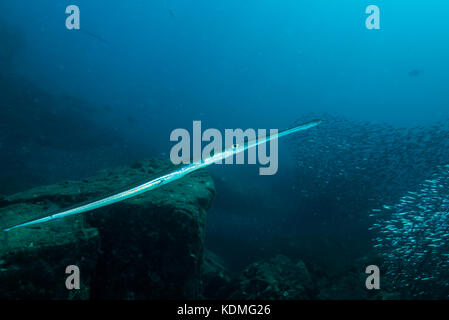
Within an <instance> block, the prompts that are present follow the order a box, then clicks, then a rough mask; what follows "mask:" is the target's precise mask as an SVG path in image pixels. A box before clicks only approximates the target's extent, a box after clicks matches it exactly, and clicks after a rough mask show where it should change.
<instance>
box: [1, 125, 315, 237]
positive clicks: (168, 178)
mask: <svg viewBox="0 0 449 320" xmlns="http://www.w3.org/2000/svg"><path fill="white" fill-rule="evenodd" d="M321 122H322V121H321V120H313V121H309V122H306V123H303V124H300V125H298V126H294V127H292V128H289V129H285V130H282V131H279V132H277V133H274V134H271V135H267V136H265V137H262V138H258V139H257V138H256V139H252V140H249V141H247V142H245V143H244V144H241V145H239V144H233V145H232V146H228V147H226V148H225V149H224V150H223V151H221V152H217V153H216V154H214V155H211V156H209V157H207V158H206V159H203V160H201V161H197V162H193V163H191V164H187V165H184V166H182V167H181V168H177V169H175V170H173V171H171V172H170V173H167V174H165V175H162V176H160V177H158V178H155V179H152V180H150V181H148V182H146V183H143V184H141V185H138V186H136V187H133V188H131V189H128V190H125V191H122V192H119V193H116V194H114V195H111V196H108V197H105V198H103V199H100V200H96V201H93V202H90V203H87V204H84V205H80V206H77V207H75V208H72V209H67V210H63V211H61V212H59V213H56V214H52V215H49V216H46V217H43V218H40V219H36V220H32V221H28V222H25V223H21V224H18V225H15V226H12V227H9V228H6V229H3V231H4V232H9V231H11V230H14V229H18V228H23V227H27V226H32V225H35V224H40V223H44V222H48V221H52V220H56V219H61V218H65V217H68V216H72V215H75V214H79V213H84V212H87V211H91V210H95V209H98V208H102V207H105V206H108V205H111V204H113V203H116V202H120V201H123V200H126V199H129V198H132V197H135V196H138V195H140V194H142V193H144V192H147V191H150V190H154V189H156V188H159V187H161V186H163V185H164V184H167V183H170V182H172V181H175V180H178V179H181V178H182V177H184V176H185V175H188V174H189V173H192V172H194V171H197V170H199V169H202V168H205V167H207V166H210V165H211V164H213V163H215V162H217V161H220V160H223V159H226V158H228V157H230V156H233V155H235V154H238V153H241V152H244V151H245V150H248V149H250V148H253V147H255V146H257V145H259V144H262V143H266V142H268V141H270V140H272V139H276V138H280V137H283V136H286V135H288V134H291V133H294V132H298V131H302V130H307V129H310V128H313V127H315V126H317V125H319V124H320V123H321Z"/></svg>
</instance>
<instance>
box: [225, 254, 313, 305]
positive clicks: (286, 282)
mask: <svg viewBox="0 0 449 320" xmlns="http://www.w3.org/2000/svg"><path fill="white" fill-rule="evenodd" d="M234 287H235V288H234V291H233V292H232V293H231V295H230V296H229V298H230V299H245V300H305V299H310V298H311V295H312V292H313V282H312V277H311V275H310V273H309V271H308V270H307V267H306V266H305V264H304V263H303V262H302V261H301V260H300V261H297V262H294V261H292V260H291V259H290V258H288V257H286V256H283V255H276V256H274V257H273V258H271V259H268V260H263V261H260V262H255V263H253V264H251V265H249V266H248V267H247V268H246V269H245V270H244V271H243V272H242V275H241V276H240V277H239V279H238V280H237V281H236V282H235V283H234Z"/></svg>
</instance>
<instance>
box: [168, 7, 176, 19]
mask: <svg viewBox="0 0 449 320" xmlns="http://www.w3.org/2000/svg"><path fill="white" fill-rule="evenodd" d="M168 13H169V14H170V17H172V18H174V17H175V12H174V11H173V10H172V9H168Z"/></svg>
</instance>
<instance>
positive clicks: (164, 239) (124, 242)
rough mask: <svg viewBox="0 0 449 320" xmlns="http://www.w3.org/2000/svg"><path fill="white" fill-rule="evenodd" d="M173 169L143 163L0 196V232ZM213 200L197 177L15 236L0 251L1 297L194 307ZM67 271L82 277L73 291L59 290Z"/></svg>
mask: <svg viewBox="0 0 449 320" xmlns="http://www.w3.org/2000/svg"><path fill="white" fill-rule="evenodd" d="M171 168H172V165H171V164H170V163H169V162H168V161H163V160H148V161H142V162H139V163H136V164H134V165H132V166H131V167H122V168H118V169H114V170H104V171H101V172H100V173H99V174H97V175H96V176H93V177H91V178H89V179H86V180H83V181H70V182H64V183H60V184H56V185H50V186H43V187H38V188H35V189H31V190H29V191H25V192H22V193H19V194H16V195H13V196H9V197H5V198H4V199H2V201H1V203H0V205H1V207H0V219H1V223H2V224H3V225H5V226H10V225H14V224H17V223H19V222H24V221H28V220H32V219H35V218H37V217H41V216H44V215H46V214H48V213H49V212H51V211H56V210H58V209H61V208H63V207H64V208H65V207H67V206H71V205H75V204H79V203H80V202H83V201H89V200H92V199H93V198H97V197H101V196H104V195H107V194H108V193H112V192H115V191H117V190H120V189H122V188H125V187H128V186H129V185H131V184H135V183H138V182H140V181H142V180H148V179H150V178H151V176H152V175H157V174H160V173H163V172H166V171H167V170H169V169H171ZM214 193H215V189H214V184H213V181H212V179H211V178H210V177H209V175H208V174H207V173H206V172H205V171H198V172H196V173H193V174H191V175H189V176H187V177H185V178H183V179H181V180H179V181H176V182H173V183H171V184H168V185H166V186H163V187H161V188H160V189H157V190H154V191H151V192H148V193H145V194H142V195H140V196H138V197H135V198H132V199H129V200H127V201H124V202H121V203H117V204H115V205H113V206H109V207H105V208H102V209H98V210H97V211H95V212H90V213H86V214H84V215H81V216H72V217H68V218H65V219H61V220H56V221H54V222H50V223H44V224H41V225H38V226H34V227H30V228H23V229H18V230H13V231H11V232H10V233H8V239H7V241H2V242H1V245H0V283H1V290H0V298H3V299H17V298H19V299H20V298H29V299H105V298H109V299H152V298H161V299H162V298H172V299H183V298H187V299H191V298H197V297H199V295H200V290H201V275H200V273H201V266H202V261H203V245H204V244H203V239H204V225H205V218H206V212H207V210H208V208H209V206H210V204H211V201H212V199H213V196H214ZM68 265H77V266H78V267H79V268H80V272H81V290H73V291H69V290H67V289H66V288H65V279H66V277H67V275H66V274H65V268H66V267H67V266H68Z"/></svg>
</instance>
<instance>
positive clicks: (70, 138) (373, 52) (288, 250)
mask: <svg viewBox="0 0 449 320" xmlns="http://www.w3.org/2000/svg"><path fill="white" fill-rule="evenodd" d="M70 4H75V5H77V6H78V7H79V8H80V14H81V29H80V30H67V28H66V26H65V20H66V18H67V16H68V15H67V14H66V13H65V9H66V7H67V6H68V5H70ZM369 5H376V6H378V7H379V9H380V29H379V30H368V29H367V28H366V25H365V20H366V19H367V17H368V14H367V13H366V12H365V10H366V8H367V6H369ZM448 12H449V5H448V4H446V3H445V2H444V1H440V0H429V1H425V2H424V1H418V0H410V1H399V0H398V1H385V0H374V1H361V0H358V1H350V0H343V1H331V0H317V1H297V0H283V1H274V0H258V1H255V0H245V1H241V0H240V1H235V0H228V1H210V0H197V1H181V0H159V1H146V0H132V1H115V0H108V1H106V0H96V1H88V0H78V1H76V2H74V3H70V1H59V0H39V1H33V2H30V1H28V0H3V1H2V2H1V3H0V41H1V47H0V50H1V51H0V58H1V60H0V67H1V70H2V76H1V79H0V81H1V83H0V103H1V108H2V111H1V117H2V118H1V119H0V130H1V131H0V133H1V134H0V152H1V154H2V157H1V159H0V165H1V167H2V170H1V173H0V180H1V181H2V182H1V183H0V193H2V194H12V193H14V192H18V191H22V190H25V189H28V188H30V187H33V186H38V185H43V184H48V183H55V182H59V181H61V180H67V179H82V178H84V177H86V176H88V175H90V174H92V173H94V172H96V171H97V170H100V169H105V168H110V167H114V166H117V165H120V164H127V163H131V162H133V161H135V160H139V159H144V158H151V157H162V158H168V157H169V154H170V148H171V147H172V146H173V142H171V141H170V133H171V132H172V130H174V129H176V128H186V129H188V130H191V128H192V122H193V121H195V120H201V121H202V124H203V126H204V128H216V129H219V130H224V129H226V128H243V129H246V128H267V129H270V128H277V129H282V128H286V127H289V126H291V125H292V124H293V123H295V121H300V120H303V121H308V120H310V119H311V118H312V117H313V118H316V117H322V118H324V119H325V120H326V121H325V123H324V124H323V127H322V128H321V127H320V128H316V130H314V131H313V132H312V131H311V132H310V133H309V132H307V133H304V134H301V133H299V134H298V136H297V137H289V138H288V139H286V140H283V141H280V142H279V170H278V172H277V174H276V175H273V176H260V175H259V174H258V166H254V165H241V166H215V167H211V168H210V169H209V172H210V174H211V175H212V176H213V178H214V181H215V184H216V189H217V194H216V198H215V199H214V202H213V205H212V208H211V210H210V212H209V217H208V219H209V220H208V229H207V230H208V233H207V241H206V244H207V246H208V247H209V248H210V249H211V250H213V251H214V252H216V253H217V254H220V255H221V256H222V257H223V258H224V259H225V260H226V261H227V263H228V264H229V265H230V268H231V269H233V270H239V269H241V268H243V267H245V266H246V265H248V264H249V263H251V262H253V261H256V260H258V259H261V258H267V257H270V256H272V255H274V254H277V253H281V254H286V255H292V256H295V255H296V256H301V257H303V258H305V259H306V258H307V259H310V260H311V261H313V262H314V263H317V264H318V265H321V266H322V267H323V268H327V269H331V270H332V271H335V272H338V271H340V270H342V269H344V268H345V267H347V266H348V265H351V264H352V263H354V261H355V260H356V259H357V258H360V257H361V256H363V255H365V254H366V253H367V252H371V250H373V242H372V239H377V240H378V239H379V237H380V235H378V234H374V233H370V232H368V230H369V228H370V226H371V225H372V224H373V223H375V222H373V221H372V220H370V219H369V217H368V215H369V213H370V212H371V210H372V209H376V208H381V207H382V206H383V205H388V204H391V205H392V204H395V203H398V202H400V201H401V200H400V199H401V197H402V196H404V195H406V194H407V192H408V191H414V190H420V189H422V188H420V184H422V183H424V181H425V180H426V179H428V178H429V177H431V176H432V174H434V173H435V172H438V171H440V167H439V166H442V165H446V164H447V163H449V155H448V154H447V152H446V151H445V147H446V146H447V142H448V141H449V134H447V133H448V132H449V130H448V128H447V119H448V118H449V94H448V92H449V91H448V83H449V60H448V58H447V57H449V41H448V40H449V27H448V24H447V19H448ZM422 196H423V197H426V195H425V194H423V195H422ZM410 205H411V204H410ZM426 210H427V209H426ZM429 210H430V209H429ZM435 210H437V209H434V211H435ZM437 211H438V210H437ZM426 212H427V211H426ZM430 212H432V211H430ZM435 212H436V211H435ZM430 214H431V213H430ZM384 220H385V219H384ZM387 220H388V219H387ZM444 223H449V220H445V221H444ZM388 225H390V223H389V224H388ZM393 240H394V239H393ZM445 241H446V240H445ZM329 243H334V245H335V246H336V247H332V246H330V245H329ZM374 243H376V241H375V242H374ZM448 246H449V243H447V246H446V247H445V249H444V250H446V249H447V248H448ZM336 248H337V249H336ZM444 250H443V251H444ZM380 254H384V257H387V259H388V252H385V251H383V252H381V253H380ZM436 256H437V258H435V259H438V257H441V259H447V258H446V256H440V255H436ZM329 261H330V262H329ZM326 263H327V264H326ZM393 276H394V275H393ZM427 297H432V292H430V293H428V295H427Z"/></svg>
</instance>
